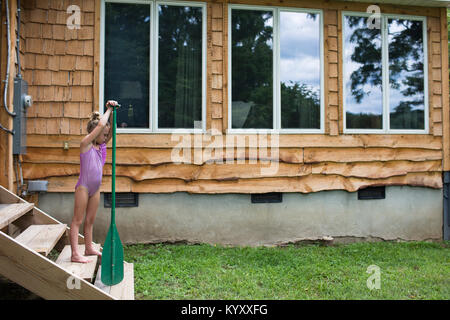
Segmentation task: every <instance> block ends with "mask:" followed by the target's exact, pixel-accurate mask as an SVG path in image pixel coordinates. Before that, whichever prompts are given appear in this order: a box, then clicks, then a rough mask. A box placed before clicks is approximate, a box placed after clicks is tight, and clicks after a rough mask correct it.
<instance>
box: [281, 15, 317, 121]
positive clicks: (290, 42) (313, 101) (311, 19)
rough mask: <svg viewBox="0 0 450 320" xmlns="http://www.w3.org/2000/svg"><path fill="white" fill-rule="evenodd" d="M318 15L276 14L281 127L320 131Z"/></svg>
mask: <svg viewBox="0 0 450 320" xmlns="http://www.w3.org/2000/svg"><path fill="white" fill-rule="evenodd" d="M318 17H319V15H318V14H314V13H305V12H291V11H286V12H283V11H282V12H281V13H280V86H281V127H282V128H290V129H320V26H319V22H320V20H319V18H318Z"/></svg>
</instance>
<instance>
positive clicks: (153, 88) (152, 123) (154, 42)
mask: <svg viewBox="0 0 450 320" xmlns="http://www.w3.org/2000/svg"><path fill="white" fill-rule="evenodd" d="M106 2H113V3H131V4H133V3H135V4H145V5H148V6H149V10H150V56H149V64H150V70H149V73H150V74H149V82H150V84H149V86H150V88H149V109H150V110H149V128H130V129H125V128H117V133H137V134H143V133H162V134H164V133H165V134H167V133H169V134H170V133H177V134H179V133H205V132H206V77H207V74H206V50H207V43H206V42H207V35H206V32H207V29H206V28H207V6H206V3H204V2H188V1H186V2H180V1H170V0H165V1H155V0H152V1H148V0H102V1H101V12H100V17H101V18H100V19H101V20H100V75H99V82H100V83H99V108H100V110H99V112H100V114H103V103H104V98H105V97H104V80H105V79H104V74H105V3H106ZM158 5H173V6H192V7H201V8H202V9H203V10H202V128H201V129H200V128H194V129H187V128H163V129H161V128H158V127H157V121H158V118H157V117H158V99H157V93H158V74H157V72H158V36H157V33H158V18H159V16H158V14H157V12H158V10H157V8H158Z"/></svg>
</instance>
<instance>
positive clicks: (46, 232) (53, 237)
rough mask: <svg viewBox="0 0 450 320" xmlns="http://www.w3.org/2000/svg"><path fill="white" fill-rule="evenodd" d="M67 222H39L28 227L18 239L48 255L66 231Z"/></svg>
mask: <svg viewBox="0 0 450 320" xmlns="http://www.w3.org/2000/svg"><path fill="white" fill-rule="evenodd" d="M66 228H67V226H66V225H65V224H39V225H32V226H30V227H28V228H27V229H26V230H25V231H24V232H22V233H21V234H20V235H18V236H17V238H16V241H18V242H20V243H22V244H24V245H26V246H28V247H29V248H31V249H33V250H35V251H37V252H39V253H43V254H45V255H46V256H47V255H48V254H49V252H50V251H51V250H52V249H53V247H54V246H55V245H56V243H57V242H58V240H59V239H60V238H61V236H62V235H63V234H64V232H65V231H66Z"/></svg>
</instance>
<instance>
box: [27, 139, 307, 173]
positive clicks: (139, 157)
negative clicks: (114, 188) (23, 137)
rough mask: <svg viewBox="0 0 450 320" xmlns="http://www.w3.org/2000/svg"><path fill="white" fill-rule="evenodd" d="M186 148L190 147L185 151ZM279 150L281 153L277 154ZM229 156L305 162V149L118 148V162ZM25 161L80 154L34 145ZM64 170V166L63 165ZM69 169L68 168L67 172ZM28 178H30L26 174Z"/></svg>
mask: <svg viewBox="0 0 450 320" xmlns="http://www.w3.org/2000/svg"><path fill="white" fill-rule="evenodd" d="M29 149H31V148H29ZM184 150H187V151H186V152H185V151H184ZM277 153H278V154H277ZM111 156H112V155H111V152H107V158H106V163H111ZM227 159H235V160H239V159H241V160H245V159H253V160H257V159H261V160H274V161H277V160H279V161H282V162H287V163H302V162H303V149H300V148H290V149H278V148H271V147H268V148H266V149H265V150H264V149H259V150H258V148H228V150H227V148H221V147H219V148H217V150H214V149H212V148H207V149H203V150H202V149H200V148H197V149H190V150H189V148H186V149H183V148H174V149H138V148H121V149H117V158H116V163H117V165H136V164H140V165H154V166H156V165H163V164H170V163H176V162H188V163H193V164H198V165H200V164H205V163H207V162H211V161H216V160H221V161H226V160H227ZM23 162H24V163H35V164H39V163H41V164H47V165H48V164H52V165H54V164H78V165H79V163H80V155H79V151H78V150H68V151H62V150H58V149H54V148H52V149H47V148H33V150H28V151H27V154H26V156H24V159H23ZM61 170H64V169H63V167H61ZM68 173H69V172H68ZM24 178H25V179H29V177H28V176H26V175H24Z"/></svg>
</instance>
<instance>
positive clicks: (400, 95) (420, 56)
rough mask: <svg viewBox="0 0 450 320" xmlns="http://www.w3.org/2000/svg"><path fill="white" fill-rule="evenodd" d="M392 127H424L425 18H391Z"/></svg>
mask: <svg viewBox="0 0 450 320" xmlns="http://www.w3.org/2000/svg"><path fill="white" fill-rule="evenodd" d="M388 35H389V38H388V40H389V87H390V90H389V111H390V127H391V129H424V109H425V95H424V68H423V66H424V51H423V30H422V21H413V20H405V19H388Z"/></svg>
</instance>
